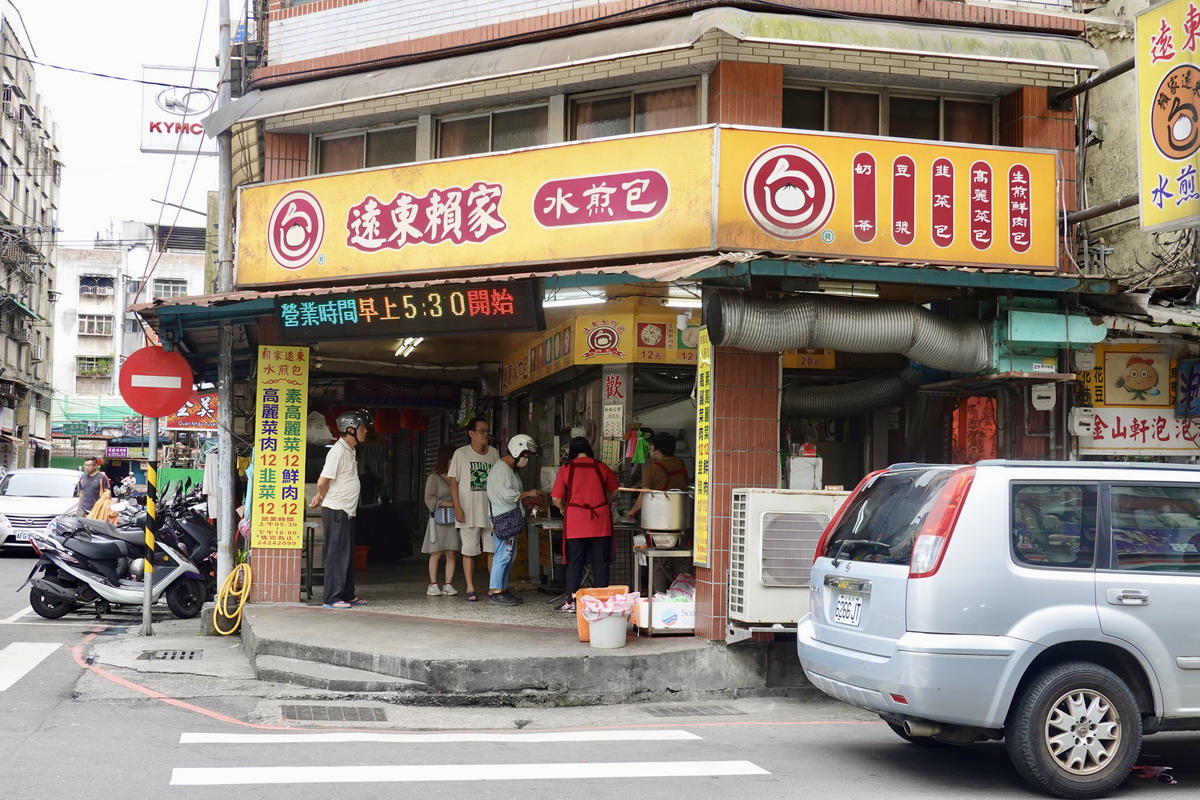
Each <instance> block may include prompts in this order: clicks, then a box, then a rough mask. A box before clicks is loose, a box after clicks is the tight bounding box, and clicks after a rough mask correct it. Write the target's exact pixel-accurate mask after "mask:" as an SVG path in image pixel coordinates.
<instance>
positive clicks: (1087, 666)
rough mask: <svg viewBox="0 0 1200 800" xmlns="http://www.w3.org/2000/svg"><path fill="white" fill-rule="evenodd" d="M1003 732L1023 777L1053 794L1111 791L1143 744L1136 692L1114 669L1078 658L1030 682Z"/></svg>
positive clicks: (1074, 795)
mask: <svg viewBox="0 0 1200 800" xmlns="http://www.w3.org/2000/svg"><path fill="white" fill-rule="evenodd" d="M1004 733H1005V739H1006V745H1007V747H1008V756H1009V758H1010V759H1012V762H1013V765H1014V766H1015V767H1016V768H1017V772H1019V773H1020V774H1021V777H1023V778H1024V779H1025V780H1027V781H1029V782H1030V783H1031V784H1033V785H1034V786H1037V787H1040V788H1041V789H1044V790H1045V791H1048V792H1050V793H1051V794H1054V795H1057V796H1058V797H1068V798H1087V797H1102V796H1104V795H1106V794H1108V793H1109V792H1111V791H1112V790H1113V789H1115V788H1116V787H1117V786H1119V785H1121V783H1122V782H1124V781H1125V779H1126V778H1128V777H1129V773H1130V771H1131V770H1132V769H1133V762H1134V761H1135V760H1136V759H1137V757H1138V753H1139V752H1140V751H1141V749H1142V717H1141V713H1140V711H1139V709H1138V704H1137V700H1136V699H1135V698H1134V696H1133V692H1132V691H1130V689H1129V687H1128V686H1127V685H1126V683H1125V681H1123V680H1122V679H1121V678H1120V677H1119V676H1118V675H1117V674H1116V673H1115V672H1113V671H1112V670H1110V669H1107V668H1105V667H1102V666H1100V665H1098V664H1091V663H1088V662H1083V661H1074V662H1068V663H1065V664H1059V665H1058V666H1055V667H1052V668H1050V669H1048V670H1046V671H1045V672H1044V673H1042V674H1041V675H1039V676H1038V677H1036V678H1035V679H1034V680H1033V681H1031V682H1030V683H1029V684H1028V685H1027V686H1026V687H1025V688H1024V689H1023V690H1022V691H1021V693H1020V695H1019V696H1018V697H1017V701H1016V703H1015V704H1014V706H1013V709H1012V711H1011V712H1010V713H1009V720H1008V724H1007V725H1006V726H1005V731H1004Z"/></svg>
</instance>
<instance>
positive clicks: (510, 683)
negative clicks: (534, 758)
mask: <svg viewBox="0 0 1200 800" xmlns="http://www.w3.org/2000/svg"><path fill="white" fill-rule="evenodd" d="M414 566H415V565H411V564H410V565H406V566H402V567H393V568H372V569H371V570H367V571H365V572H363V573H360V575H359V576H358V593H359V595H360V596H361V597H363V598H364V599H366V600H367V601H368V604H367V605H366V606H362V607H356V608H354V609H351V610H345V611H339V610H331V609H323V608H321V606H320V603H319V602H318V601H314V603H313V604H312V605H274V604H254V605H249V606H247V607H246V610H245V613H244V617H243V623H242V641H243V645H244V646H243V651H244V652H245V654H246V656H247V657H248V658H249V660H250V664H251V666H252V668H253V669H254V672H255V674H256V675H257V676H258V678H259V679H260V680H271V681H277V682H286V683H292V684H299V685H303V686H309V687H314V688H321V689H330V690H334V691H375V692H389V693H394V700H395V701H397V702H410V703H419V704H437V705H541V704H552V705H585V704H601V703H623V702H630V701H636V700H655V701H657V700H664V699H676V700H693V699H702V698H732V697H745V696H756V695H797V694H805V693H807V692H809V691H811V687H810V686H809V685H808V684H807V682H806V681H805V680H804V678H803V674H802V672H801V671H800V669H799V665H798V663H796V656H795V649H794V646H793V645H792V644H791V643H790V642H777V643H773V644H768V643H760V642H752V643H746V644H739V645H734V646H726V645H723V644H714V643H712V642H709V641H706V640H703V639H697V638H694V637H691V636H679V635H672V636H656V637H654V638H646V637H637V636H635V635H634V634H633V632H632V631H631V633H630V636H629V638H628V640H627V641H628V643H627V645H626V646H625V647H623V648H618V649H613V650H601V649H596V648H593V647H591V646H590V645H589V644H588V643H586V642H580V641H579V639H578V635H577V633H576V630H575V620H574V615H573V614H567V613H563V612H560V611H557V610H556V606H555V604H554V603H553V602H552V601H553V600H554V598H552V597H550V596H549V595H547V594H543V593H541V592H539V591H537V590H536V589H534V588H533V587H529V586H524V587H523V586H521V585H520V584H518V585H516V586H515V587H514V589H515V593H516V594H517V595H518V596H521V597H522V598H523V599H525V601H526V602H525V604H524V605H522V606H518V607H515V608H510V607H498V606H491V605H490V604H489V603H488V602H487V600H486V596H484V598H482V599H481V600H480V601H479V602H466V601H465V600H464V599H463V596H462V595H461V594H460V595H458V596H454V597H429V596H427V595H425V587H426V583H425V581H424V580H423V579H422V578H421V576H420V573H419V572H417V573H416V574H413V573H414V569H413V567H414ZM460 591H461V586H460Z"/></svg>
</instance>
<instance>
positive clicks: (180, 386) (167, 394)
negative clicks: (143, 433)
mask: <svg viewBox="0 0 1200 800" xmlns="http://www.w3.org/2000/svg"><path fill="white" fill-rule="evenodd" d="M119 384H120V387H121V397H122V399H124V400H125V402H126V403H128V404H129V407H130V408H132V409H133V410H134V411H136V412H138V413H139V414H142V415H143V416H147V417H165V416H167V415H168V414H174V413H175V412H176V411H178V410H179V409H180V408H182V407H183V405H184V403H186V402H187V401H188V398H189V397H191V396H192V368H191V367H190V366H189V365H188V363H187V360H186V359H185V358H184V357H183V356H181V355H179V353H175V352H170V353H168V352H167V351H166V350H163V349H162V348H161V347H143V348H142V349H141V350H138V351H137V352H136V353H134V354H133V355H131V356H129V358H127V359H125V363H124V364H122V365H121V377H120V380H119Z"/></svg>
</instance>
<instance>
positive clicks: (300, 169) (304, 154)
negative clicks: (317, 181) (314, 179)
mask: <svg viewBox="0 0 1200 800" xmlns="http://www.w3.org/2000/svg"><path fill="white" fill-rule="evenodd" d="M263 149H264V156H265V158H264V159H263V160H264V165H263V180H266V181H282V180H288V179H289V178H303V177H304V176H305V175H307V174H308V136H306V135H304V134H295V133H268V134H266V135H265V137H264V141H263Z"/></svg>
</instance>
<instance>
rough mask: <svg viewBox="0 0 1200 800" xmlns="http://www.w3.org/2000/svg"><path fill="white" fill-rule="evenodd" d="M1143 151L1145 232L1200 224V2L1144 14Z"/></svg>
mask: <svg viewBox="0 0 1200 800" xmlns="http://www.w3.org/2000/svg"><path fill="white" fill-rule="evenodd" d="M1134 36H1135V38H1136V41H1137V49H1136V58H1137V88H1138V150H1139V154H1140V157H1141V158H1140V161H1141V164H1140V166H1141V176H1140V181H1141V183H1140V185H1141V192H1140V194H1141V197H1142V203H1141V215H1142V227H1143V228H1145V229H1147V230H1174V229H1177V228H1185V227H1189V226H1192V225H1195V224H1196V223H1197V222H1200V192H1197V190H1196V166H1197V164H1196V162H1197V153H1198V152H1200V113H1198V111H1197V109H1200V61H1198V60H1197V58H1196V48H1197V44H1198V43H1200V2H1198V0H1171V2H1167V3H1161V4H1159V5H1156V6H1154V7H1152V8H1149V9H1147V10H1146V11H1143V12H1142V13H1140V14H1138V16H1137V20H1136V24H1135V27H1134Z"/></svg>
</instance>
